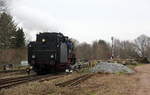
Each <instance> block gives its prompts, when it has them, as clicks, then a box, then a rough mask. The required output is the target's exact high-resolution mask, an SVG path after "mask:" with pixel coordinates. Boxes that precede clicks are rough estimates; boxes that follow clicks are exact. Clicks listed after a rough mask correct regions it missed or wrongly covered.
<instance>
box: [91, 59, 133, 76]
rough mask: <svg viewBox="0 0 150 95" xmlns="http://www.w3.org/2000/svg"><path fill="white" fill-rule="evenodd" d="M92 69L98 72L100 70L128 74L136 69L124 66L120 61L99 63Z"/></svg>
mask: <svg viewBox="0 0 150 95" xmlns="http://www.w3.org/2000/svg"><path fill="white" fill-rule="evenodd" d="M90 71H91V72H93V73H98V72H101V73H127V74H132V73H135V71H133V70H132V69H130V68H128V67H127V66H124V65H122V64H119V63H108V62H101V63H98V64H97V65H96V66H95V67H93V68H92V69H91V70H90Z"/></svg>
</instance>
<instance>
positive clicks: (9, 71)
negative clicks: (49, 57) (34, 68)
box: [0, 69, 26, 73]
mask: <svg viewBox="0 0 150 95" xmlns="http://www.w3.org/2000/svg"><path fill="white" fill-rule="evenodd" d="M12 72H26V70H25V69H23V70H4V71H0V73H12Z"/></svg>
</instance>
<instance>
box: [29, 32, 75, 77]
mask: <svg viewBox="0 0 150 95" xmlns="http://www.w3.org/2000/svg"><path fill="white" fill-rule="evenodd" d="M75 61H76V58H75V54H74V45H73V42H72V41H71V40H70V39H69V38H68V37H67V36H64V35H63V34H62V33H55V32H54V33H48V32H46V33H40V34H37V35H36V41H33V42H30V43H29V44H28V62H29V64H30V65H31V66H32V67H33V70H34V71H35V72H37V74H45V73H51V72H54V73H55V72H63V71H65V70H69V69H70V67H71V65H73V64H75Z"/></svg>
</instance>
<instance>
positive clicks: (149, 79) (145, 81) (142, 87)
mask: <svg viewBox="0 0 150 95" xmlns="http://www.w3.org/2000/svg"><path fill="white" fill-rule="evenodd" d="M135 70H136V71H137V75H136V76H137V78H138V79H139V82H138V84H137V87H138V88H137V90H136V95H150V64H148V65H143V66H137V67H136V68H135Z"/></svg>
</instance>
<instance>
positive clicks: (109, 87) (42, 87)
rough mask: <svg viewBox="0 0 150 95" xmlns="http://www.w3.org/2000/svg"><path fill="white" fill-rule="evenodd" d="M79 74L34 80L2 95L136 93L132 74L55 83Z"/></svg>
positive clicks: (96, 75)
mask: <svg viewBox="0 0 150 95" xmlns="http://www.w3.org/2000/svg"><path fill="white" fill-rule="evenodd" d="M77 76H79V74H72V75H67V76H65V77H61V78H58V79H55V80H51V81H45V82H32V83H27V84H23V85H19V86H17V87H13V88H10V89H3V90H1V91H0V95H134V93H133V92H134V90H135V88H136V81H135V80H136V79H135V78H134V77H133V76H132V75H113V74H108V75H105V74H95V75H94V76H93V77H91V78H90V79H88V80H86V81H84V82H83V83H81V84H80V85H77V86H76V87H56V86H55V83H57V82H62V81H66V80H68V79H71V78H74V77H77Z"/></svg>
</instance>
